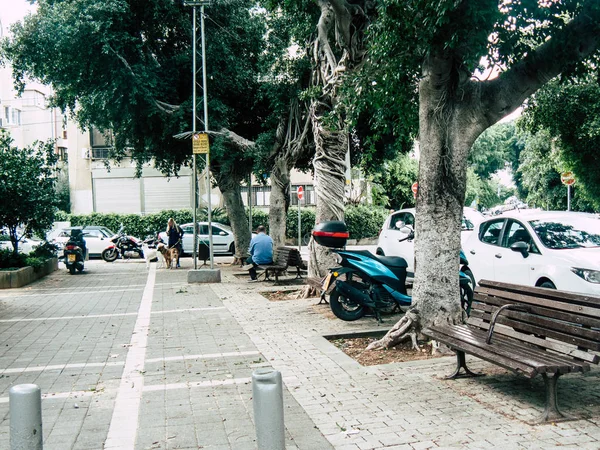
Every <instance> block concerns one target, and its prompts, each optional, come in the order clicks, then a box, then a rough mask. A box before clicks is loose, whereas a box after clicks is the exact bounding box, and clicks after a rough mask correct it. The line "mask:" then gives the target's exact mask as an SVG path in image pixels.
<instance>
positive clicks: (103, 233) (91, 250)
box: [53, 225, 115, 257]
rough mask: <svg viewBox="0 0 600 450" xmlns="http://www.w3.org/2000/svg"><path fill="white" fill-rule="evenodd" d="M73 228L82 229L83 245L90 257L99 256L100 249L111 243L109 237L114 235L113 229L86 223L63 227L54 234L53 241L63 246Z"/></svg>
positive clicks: (100, 253)
mask: <svg viewBox="0 0 600 450" xmlns="http://www.w3.org/2000/svg"><path fill="white" fill-rule="evenodd" d="M74 228H76V229H80V230H82V231H83V234H84V237H83V238H84V240H85V246H86V248H87V252H88V254H89V256H90V257H91V256H97V257H99V256H101V255H102V251H103V250H104V249H105V248H106V247H108V246H109V245H110V244H111V241H110V238H112V237H113V236H114V235H115V233H114V231H112V230H110V229H108V228H106V227H103V226H95V225H86V226H84V227H69V228H63V229H62V230H59V231H58V233H56V234H55V236H54V237H53V241H54V242H56V243H57V244H58V245H62V246H64V244H65V243H66V242H67V241H68V240H69V238H70V237H71V230H73V229H74Z"/></svg>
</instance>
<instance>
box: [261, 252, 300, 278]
mask: <svg viewBox="0 0 600 450" xmlns="http://www.w3.org/2000/svg"><path fill="white" fill-rule="evenodd" d="M288 267H296V278H302V275H301V269H302V267H303V263H302V257H301V256H300V252H299V251H298V249H297V248H293V247H277V248H276V249H275V252H273V263H271V264H259V265H258V267H257V269H259V270H263V271H264V272H262V273H261V274H259V276H260V275H263V274H264V276H265V281H269V280H270V278H269V275H274V276H275V281H279V275H282V274H284V273H285V272H287V270H288Z"/></svg>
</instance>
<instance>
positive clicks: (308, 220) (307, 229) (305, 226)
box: [285, 208, 315, 239]
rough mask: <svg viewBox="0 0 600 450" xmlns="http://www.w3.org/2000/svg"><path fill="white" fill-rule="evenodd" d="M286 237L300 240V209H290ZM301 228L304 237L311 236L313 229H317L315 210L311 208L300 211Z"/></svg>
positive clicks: (286, 223) (286, 224)
mask: <svg viewBox="0 0 600 450" xmlns="http://www.w3.org/2000/svg"><path fill="white" fill-rule="evenodd" d="M285 226H286V237H288V238H296V239H297V238H298V208H290V209H289V210H288V214H287V218H286V221H285ZM300 226H301V227H302V230H301V235H302V237H305V236H310V233H311V231H312V229H313V228H314V227H315V210H314V209H309V208H301V209H300Z"/></svg>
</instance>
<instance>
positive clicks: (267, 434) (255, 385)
mask: <svg viewBox="0 0 600 450" xmlns="http://www.w3.org/2000/svg"><path fill="white" fill-rule="evenodd" d="M252 404H253V407H254V423H255V426H256V444H257V446H258V448H259V449H260V450H284V449H285V427H284V421H283V388H282V381H281V372H278V371H277V370H273V369H257V370H255V371H254V373H252Z"/></svg>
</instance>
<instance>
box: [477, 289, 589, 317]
mask: <svg viewBox="0 0 600 450" xmlns="http://www.w3.org/2000/svg"><path fill="white" fill-rule="evenodd" d="M522 287H526V286H522ZM538 289H542V288H538ZM550 291H551V290H550ZM476 292H478V294H479V295H481V294H487V295H490V296H495V297H500V298H505V299H509V300H514V301H516V302H518V303H525V304H527V305H536V306H544V307H546V308H550V309H556V310H560V311H566V312H572V313H576V314H580V315H585V316H589V317H595V318H600V304H598V305H595V306H586V305H581V304H575V303H570V302H563V301H561V300H560V298H554V297H552V298H549V297H544V298H542V297H533V296H530V295H526V294H519V293H516V292H508V291H502V290H498V289H493V288H488V287H479V288H477V291H476ZM561 292H562V291H561Z"/></svg>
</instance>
